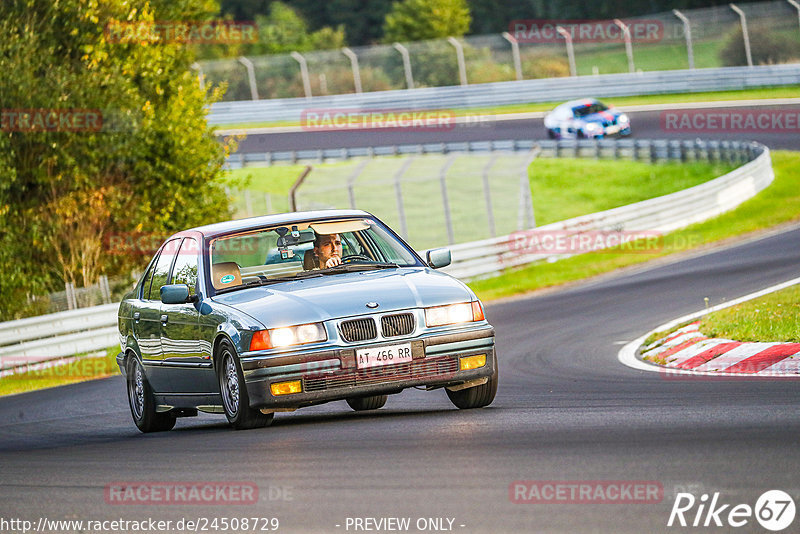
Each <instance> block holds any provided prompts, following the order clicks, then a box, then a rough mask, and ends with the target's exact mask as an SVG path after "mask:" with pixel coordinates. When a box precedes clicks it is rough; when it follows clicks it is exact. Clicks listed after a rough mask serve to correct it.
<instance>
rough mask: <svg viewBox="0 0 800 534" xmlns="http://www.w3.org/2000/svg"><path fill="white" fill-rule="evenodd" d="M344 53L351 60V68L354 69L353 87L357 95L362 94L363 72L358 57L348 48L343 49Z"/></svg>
mask: <svg viewBox="0 0 800 534" xmlns="http://www.w3.org/2000/svg"><path fill="white" fill-rule="evenodd" d="M342 53H343V54H344V55H345V56H347V59H349V60H350V68H351V69H353V85H354V86H355V88H356V93H360V92H361V70H360V69H359V68H358V56H356V53H355V52H353V51H352V50H350V48H348V47H346V46H345V47H344V48H342Z"/></svg>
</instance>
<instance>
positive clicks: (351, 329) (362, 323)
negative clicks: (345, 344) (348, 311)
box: [339, 317, 378, 342]
mask: <svg viewBox="0 0 800 534" xmlns="http://www.w3.org/2000/svg"><path fill="white" fill-rule="evenodd" d="M339 330H340V331H341V332H342V337H343V338H344V339H345V341H349V342H353V341H366V340H368V339H375V338H376V337H378V330H377V328H375V320H374V319H373V318H372V317H367V318H366V319H354V320H352V321H344V322H343V323H342V324H340V325H339Z"/></svg>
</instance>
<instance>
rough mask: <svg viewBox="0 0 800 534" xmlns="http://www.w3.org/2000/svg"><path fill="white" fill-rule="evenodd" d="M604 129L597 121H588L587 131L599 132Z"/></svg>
mask: <svg viewBox="0 0 800 534" xmlns="http://www.w3.org/2000/svg"><path fill="white" fill-rule="evenodd" d="M602 129H603V127H602V126H600V125H599V124H597V123H596V122H587V123H586V131H587V132H599V131H601V130H602Z"/></svg>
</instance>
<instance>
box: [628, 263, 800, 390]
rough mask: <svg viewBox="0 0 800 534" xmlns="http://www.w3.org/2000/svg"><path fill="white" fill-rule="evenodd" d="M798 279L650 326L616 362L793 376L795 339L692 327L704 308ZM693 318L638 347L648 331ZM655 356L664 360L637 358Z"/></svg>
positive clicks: (798, 359)
mask: <svg viewBox="0 0 800 534" xmlns="http://www.w3.org/2000/svg"><path fill="white" fill-rule="evenodd" d="M798 283H800V278H795V279H793V280H789V281H787V282H784V283H782V284H778V285H775V286H772V287H768V288H766V289H763V290H761V291H757V292H755V293H751V294H749V295H745V296H744V297H741V298H738V299H736V300H732V301H730V302H726V303H725V304H720V305H718V306H714V307H712V308H708V309H706V310H702V311H699V312H696V313H693V314H690V315H687V316H685V317H680V318H678V319H675V320H674V321H670V322H669V323H667V324H664V325H661V326H659V327H658V328H655V329H653V330H652V331H651V332H648V333H647V334H645V335H643V336H642V337H640V338H638V339H635V340H633V341H631V342H630V343H628V344H626V345H625V346H624V347H622V349H621V350H620V351H619V354H618V355H617V358H618V359H619V361H620V362H621V363H622V364H624V365H627V366H628V367H632V368H634V369H640V370H643V371H655V372H660V373H667V374H670V375H673V374H686V375H707V376H730V377H761V378H766V377H794V378H800V343H743V342H739V341H733V340H729V339H719V338H708V337H705V336H704V335H703V334H701V333H700V332H699V331H698V329H697V328H698V324H699V321H695V319H698V318H700V317H702V316H704V315H706V314H708V313H711V312H714V311H717V310H721V309H724V308H728V307H730V306H734V305H736V304H740V303H742V302H746V301H748V300H752V299H755V298H758V297H761V296H763V295H766V294H768V293H772V292H774V291H778V290H781V289H784V288H787V287H789V286H792V285H795V284H798ZM688 321H693V322H691V323H690V324H689V325H687V326H684V327H683V328H681V329H679V330H676V331H675V332H672V333H671V334H669V335H668V336H667V337H665V338H662V339H659V340H657V341H655V342H654V343H651V344H650V345H648V346H647V347H644V346H643V344H644V340H645V339H647V338H648V337H649V336H650V335H652V334H653V333H654V332H663V331H664V330H670V329H672V328H674V327H675V326H676V325H678V324H681V323H686V322H688ZM643 357H649V358H658V359H660V360H664V361H665V362H666V364H665V365H660V364H657V363H653V362H649V361H645V360H643V359H642V358H643Z"/></svg>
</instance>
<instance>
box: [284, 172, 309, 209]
mask: <svg viewBox="0 0 800 534" xmlns="http://www.w3.org/2000/svg"><path fill="white" fill-rule="evenodd" d="M313 168H314V167H312V166H311V165H306V168H305V169H303V172H301V173H300V176H298V177H297V180H296V181H295V183H294V185H292V188H291V189H290V190H289V211H297V190H298V189H299V188H300V186H301V185H303V182H304V181H305V179H306V176H308V175H309V174H310V173H311V169H313Z"/></svg>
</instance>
